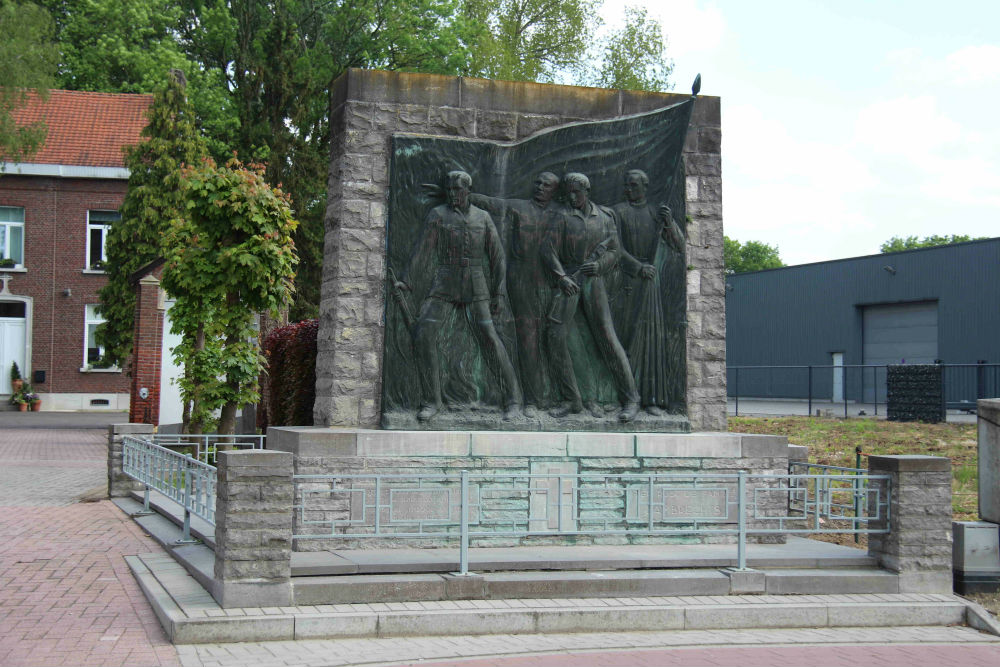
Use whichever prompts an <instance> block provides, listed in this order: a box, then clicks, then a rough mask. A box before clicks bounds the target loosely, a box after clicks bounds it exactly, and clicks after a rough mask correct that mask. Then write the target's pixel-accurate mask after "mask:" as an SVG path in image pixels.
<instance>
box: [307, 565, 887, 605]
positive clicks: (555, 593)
mask: <svg viewBox="0 0 1000 667" xmlns="http://www.w3.org/2000/svg"><path fill="white" fill-rule="evenodd" d="M292 586H293V590H294V595H295V603H296V604H309V605H315V604H343V603H365V602H369V603H370V602H407V601H424V600H469V599H481V600H518V599H530V598H619V597H635V596H639V597H650V596H691V595H730V594H734V593H750V594H760V593H769V594H776V595H817V594H877V593H898V592H899V577H898V576H897V575H896V574H894V573H892V572H886V571H883V570H877V569H840V570H803V569H790V570H782V569H753V570H747V571H744V572H740V571H738V570H732V569H711V568H699V569H669V570H605V571H587V572H580V571H567V572H532V571H515V572H485V573H474V574H469V575H465V576H461V575H457V574H383V575H365V574H357V575H349V576H334V577H295V578H293V579H292Z"/></svg>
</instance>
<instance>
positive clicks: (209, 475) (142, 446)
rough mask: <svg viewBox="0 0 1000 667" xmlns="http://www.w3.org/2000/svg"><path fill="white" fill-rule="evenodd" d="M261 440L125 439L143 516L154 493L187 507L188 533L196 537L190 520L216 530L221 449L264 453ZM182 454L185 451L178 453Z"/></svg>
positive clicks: (126, 467) (125, 468) (187, 538)
mask: <svg viewBox="0 0 1000 667" xmlns="http://www.w3.org/2000/svg"><path fill="white" fill-rule="evenodd" d="M264 438H265V436H262V435H228V436H227V435H214V434H213V435H173V434H167V435H160V434H156V435H152V436H135V435H126V436H124V437H123V438H122V472H123V473H125V474H126V475H128V476H129V477H131V478H132V479H134V480H136V481H138V482H141V483H142V484H143V511H142V513H143V514H148V513H151V511H150V508H149V492H150V489H154V490H156V491H159V492H160V493H162V494H163V495H165V496H167V497H168V498H170V499H171V500H173V501H174V502H176V503H177V504H179V505H180V506H181V507H183V508H184V527H183V529H184V534H183V537H181V539H179V540H178V543H179V544H189V543H193V542H197V540H195V539H192V537H191V515H192V514H194V515H195V516H198V517H201V518H202V519H204V520H205V521H206V522H208V523H210V524H212V525H215V489H216V486H217V476H216V468H215V466H214V465H212V463H215V459H216V452H217V451H218V450H220V449H225V448H230V449H263V448H264V442H265V440H264ZM178 450H182V451H178Z"/></svg>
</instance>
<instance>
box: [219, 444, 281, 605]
mask: <svg viewBox="0 0 1000 667" xmlns="http://www.w3.org/2000/svg"><path fill="white" fill-rule="evenodd" d="M292 461H293V456H292V454H290V453H288V452H272V451H261V450H253V451H251V450H245V451H228V452H219V453H218V487H217V489H216V503H215V583H214V586H213V589H212V596H213V597H214V598H215V599H216V601H217V602H218V603H219V604H220V605H221V606H223V607H284V606H289V605H291V604H292V498H293V495H294V492H293V486H292Z"/></svg>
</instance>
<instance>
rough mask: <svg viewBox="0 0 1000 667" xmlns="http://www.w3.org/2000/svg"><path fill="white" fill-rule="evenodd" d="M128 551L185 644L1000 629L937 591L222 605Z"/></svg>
mask: <svg viewBox="0 0 1000 667" xmlns="http://www.w3.org/2000/svg"><path fill="white" fill-rule="evenodd" d="M126 560H127V561H128V564H129V567H130V568H131V569H132V572H133V574H134V575H135V577H136V579H137V580H138V581H139V585H140V586H141V588H142V590H143V591H144V592H145V594H146V596H147V598H148V599H149V600H150V602H151V603H152V605H153V608H154V611H155V612H156V615H157V617H158V618H159V619H160V622H161V623H162V625H163V627H164V629H165V630H166V632H167V635H168V636H169V637H170V639H171V641H173V642H174V643H177V644H194V643H214V642H241V641H278V640H293V639H336V638H346V637H392V636H434V635H437V636H442V635H453V634H472V635H482V634H526V633H527V634H530V633H554V632H606V631H624V630H629V631H647V630H648V631H654V630H671V629H674V630H696V629H697V630H709V629H722V628H727V629H733V628H742V629H753V628H804V627H816V628H823V627H829V628H844V627H857V626H873V627H892V626H914V625H916V626H933V625H953V624H968V625H970V626H972V627H975V628H977V629H980V630H984V631H986V632H990V633H992V634H994V635H1000V624H997V623H996V621H995V619H992V617H991V616H990V615H989V613H988V612H986V611H985V610H983V609H982V608H981V607H979V606H978V605H974V604H971V603H968V602H967V601H965V600H962V599H961V598H958V597H956V596H953V595H944V594H930V593H925V594H917V593H909V594H879V595H850V594H840V595H804V596H795V595H702V596H652V597H618V598H577V599H569V598H554V599H540V598H530V599H508V600H475V599H474V600H453V601H426V602H383V603H371V604H333V605H329V604H323V605H298V606H295V607H281V608H264V609H260V608H245V609H222V608H220V607H219V606H218V605H217V604H216V603H215V600H213V599H212V597H211V595H209V594H208V593H207V592H206V591H205V589H204V588H203V587H202V586H201V585H200V584H199V583H198V581H197V580H195V579H194V578H193V577H192V576H190V575H189V574H188V573H187V572H186V571H185V570H184V568H183V566H182V565H180V564H179V563H177V562H176V561H174V560H173V559H172V558H170V557H169V556H167V555H165V554H144V555H140V556H130V557H128V558H127V559H126ZM419 576H428V575H419Z"/></svg>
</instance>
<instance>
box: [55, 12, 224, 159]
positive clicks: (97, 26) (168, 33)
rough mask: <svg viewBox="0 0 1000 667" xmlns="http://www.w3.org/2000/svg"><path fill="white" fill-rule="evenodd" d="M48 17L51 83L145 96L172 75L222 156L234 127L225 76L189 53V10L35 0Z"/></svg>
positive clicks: (209, 138) (211, 148)
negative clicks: (53, 28)
mask: <svg viewBox="0 0 1000 667" xmlns="http://www.w3.org/2000/svg"><path fill="white" fill-rule="evenodd" d="M39 2H42V3H44V4H46V5H47V6H48V7H49V9H50V11H51V12H52V14H53V15H54V16H55V17H56V25H57V38H58V40H59V42H60V44H61V46H62V51H63V54H62V60H61V61H60V66H59V75H58V81H57V84H58V86H59V87H60V88H65V89H67V90H85V91H97V92H105V93H152V92H154V91H155V90H156V89H157V88H159V87H160V85H161V84H162V82H163V81H164V80H165V79H166V77H167V74H168V72H170V71H171V70H173V69H177V70H180V71H181V72H183V73H184V75H185V78H186V79H187V96H188V98H189V100H190V102H191V104H192V107H193V109H194V112H195V115H196V118H197V121H198V125H199V126H200V127H202V128H203V129H204V130H205V132H206V138H207V140H208V142H209V149H210V150H211V152H212V154H213V155H216V156H222V155H226V154H227V153H228V152H229V151H230V150H231V144H232V142H233V139H234V137H235V133H236V129H237V127H238V124H237V119H236V116H235V112H234V110H233V105H232V102H231V97H230V94H229V91H228V90H227V89H226V85H225V77H224V75H223V72H221V71H220V70H219V69H218V68H217V67H212V66H210V65H206V64H204V63H201V62H199V61H198V60H197V59H195V58H194V57H192V56H191V54H190V53H189V51H188V48H187V46H188V45H187V44H186V43H184V42H183V41H182V39H181V32H180V31H181V28H183V27H184V26H185V25H187V23H188V22H190V21H194V20H196V19H194V18H192V17H194V16H195V12H196V11H199V12H200V11H204V12H205V13H206V14H209V13H210V12H209V8H208V7H201V6H200V5H199V7H198V9H197V10H196V9H195V6H194V5H191V6H187V7H185V6H184V5H182V4H178V3H177V2H176V1H175V0H77V1H75V2H66V0H39Z"/></svg>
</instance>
